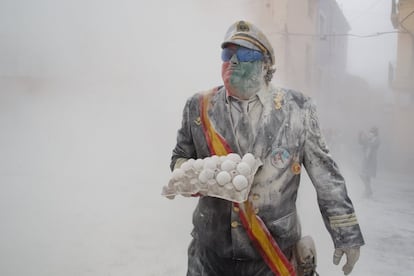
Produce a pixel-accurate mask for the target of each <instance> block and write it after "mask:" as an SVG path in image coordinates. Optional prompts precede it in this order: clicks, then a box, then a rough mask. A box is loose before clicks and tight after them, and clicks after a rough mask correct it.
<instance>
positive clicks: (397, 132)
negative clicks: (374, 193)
mask: <svg viewBox="0 0 414 276" xmlns="http://www.w3.org/2000/svg"><path fill="white" fill-rule="evenodd" d="M391 22H392V24H393V26H394V28H395V29H396V30H397V31H398V41H397V53H396V61H395V63H390V68H389V69H390V70H389V73H390V74H389V81H390V87H391V89H392V90H393V94H394V99H395V102H394V105H393V118H392V119H393V133H394V140H393V152H394V155H395V156H396V157H398V158H395V159H396V160H398V161H397V163H398V166H399V167H400V168H402V169H404V170H405V171H412V168H411V164H413V163H414V146H413V145H412V137H413V136H414V124H413V123H412V119H413V118H414V0H399V1H397V0H392V13H391Z"/></svg>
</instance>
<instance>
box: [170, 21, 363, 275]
mask: <svg viewBox="0 0 414 276" xmlns="http://www.w3.org/2000/svg"><path fill="white" fill-rule="evenodd" d="M221 48H222V52H221V59H222V62H223V63H222V68H221V72H222V79H223V84H224V85H220V86H218V87H214V88H213V89H211V90H208V91H206V92H201V93H197V94H195V95H193V96H192V97H190V98H189V99H188V100H187V102H186V104H185V107H184V111H183V117H182V125H181V128H180V129H179V130H178V133H177V143H176V145H175V147H174V149H173V152H172V158H171V164H170V167H171V170H175V169H177V168H179V167H180V166H181V164H183V163H184V162H186V161H187V160H189V159H207V158H209V157H211V156H214V155H224V156H226V155H227V154H230V153H237V154H239V155H240V156H242V155H244V154H246V153H251V154H253V155H254V156H255V157H256V158H258V159H260V160H261V162H262V166H261V167H260V168H259V169H258V170H257V172H256V174H255V175H254V178H253V182H252V185H251V189H250V192H249V196H248V199H247V200H246V201H245V202H243V203H240V204H239V203H236V202H232V201H230V200H225V199H221V198H217V197H212V196H208V195H203V194H194V196H199V198H198V204H197V207H196V208H195V210H194V213H193V225H194V228H193V231H192V233H191V234H192V237H193V239H192V241H191V243H190V245H189V248H188V270H187V275H188V276H195V275H208V276H230V275H235V276H236V275H237V276H244V275H245V276H254V275H258V276H259V275H260V276H267V275H269V276H270V275H316V270H315V267H316V250H315V246H314V244H313V240H312V239H311V238H310V237H302V233H301V226H300V223H299V218H298V214H297V210H296V198H297V192H298V188H299V184H300V176H301V173H302V167H304V168H305V169H306V171H307V173H308V175H309V176H310V179H311V180H312V183H313V185H314V187H315V189H316V192H317V200H318V204H319V208H320V211H321V214H322V217H323V221H324V224H325V226H326V228H327V230H328V232H329V234H330V235H331V238H332V241H333V245H334V255H333V262H334V263H335V264H339V262H340V260H341V258H342V256H343V255H345V256H346V263H345V265H344V266H343V268H342V269H343V271H344V274H345V275H348V274H350V273H351V271H352V269H353V267H354V265H355V263H356V262H357V260H358V258H359V254H360V246H362V245H363V244H364V239H363V236H362V233H361V230H360V226H359V224H358V221H357V217H356V215H355V212H354V207H353V204H352V202H351V199H350V198H349V196H348V194H347V190H346V186H345V180H344V178H343V176H342V174H341V173H340V171H339V169H338V167H337V165H336V163H335V162H334V160H333V159H332V157H331V155H330V153H329V150H328V149H327V147H326V144H325V140H324V137H323V136H322V134H321V130H320V126H319V121H318V117H317V112H316V108H315V105H314V104H313V102H312V100H311V99H310V98H309V97H307V96H305V95H303V94H302V93H300V92H297V91H293V90H289V89H285V88H276V87H274V86H273V85H272V84H271V83H270V81H271V79H272V77H273V74H274V72H275V69H274V65H275V62H276V58H275V55H274V51H273V48H272V46H271V44H270V42H269V40H268V39H267V37H266V36H265V34H264V33H263V32H262V31H261V30H259V29H258V28H257V27H256V26H255V25H253V24H251V23H249V22H247V21H237V22H235V23H234V24H232V25H231V26H230V28H229V29H228V31H227V32H226V34H225V38H224V41H223V43H222V44H221Z"/></svg>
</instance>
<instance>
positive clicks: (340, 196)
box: [303, 100, 364, 248]
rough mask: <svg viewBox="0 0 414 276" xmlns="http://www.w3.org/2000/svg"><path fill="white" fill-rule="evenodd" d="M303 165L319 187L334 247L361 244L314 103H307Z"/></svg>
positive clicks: (338, 172)
mask: <svg viewBox="0 0 414 276" xmlns="http://www.w3.org/2000/svg"><path fill="white" fill-rule="evenodd" d="M305 110H306V115H305V142H304V160H303V163H304V166H305V168H306V171H307V173H308V175H309V177H310V179H311V181H312V183H313V185H314V187H315V189H316V193H317V200H318V205H319V209H320V211H321V214H322V217H323V221H324V223H325V226H326V228H327V230H328V231H329V233H330V235H331V237H332V240H333V243H334V245H335V248H345V247H353V246H361V245H363V244H364V239H363V237H362V233H361V230H360V227H359V224H358V221H357V218H356V215H355V212H354V207H353V204H352V202H351V199H350V198H349V197H348V193H347V190H346V186H345V180H344V178H343V176H342V175H341V173H340V171H339V169H338V166H337V165H336V163H335V162H334V160H333V159H332V157H331V155H330V154H329V150H328V148H327V146H326V143H325V140H324V137H323V135H322V133H321V130H320V127H319V120H318V117H317V113H316V107H315V105H314V104H313V103H312V102H311V101H310V100H308V101H307V103H306V104H305Z"/></svg>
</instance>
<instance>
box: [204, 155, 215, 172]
mask: <svg viewBox="0 0 414 276" xmlns="http://www.w3.org/2000/svg"><path fill="white" fill-rule="evenodd" d="M203 168H204V169H211V170H214V169H215V168H217V160H216V159H213V158H208V159H206V160H204V166H203Z"/></svg>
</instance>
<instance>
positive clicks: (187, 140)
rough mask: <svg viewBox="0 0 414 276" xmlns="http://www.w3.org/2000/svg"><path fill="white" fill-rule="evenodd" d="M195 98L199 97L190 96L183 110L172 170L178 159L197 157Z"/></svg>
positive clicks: (172, 159) (172, 160) (173, 152)
mask: <svg viewBox="0 0 414 276" xmlns="http://www.w3.org/2000/svg"><path fill="white" fill-rule="evenodd" d="M195 100H197V97H196V96H194V97H192V98H189V99H188V100H187V102H186V104H185V106H184V110H183V118H182V121H181V128H180V129H179V130H178V132H177V143H176V145H175V147H174V149H173V151H172V157H171V163H170V168H171V170H173V169H174V166H175V163H176V162H177V160H178V159H180V158H184V159H190V158H195V156H196V151H195V145H194V141H193V136H192V133H191V125H190V120H191V117H192V116H191V115H192V114H191V112H192V111H193V112H194V111H195V110H194V109H195V107H194V104H195V102H194V101H195Z"/></svg>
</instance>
